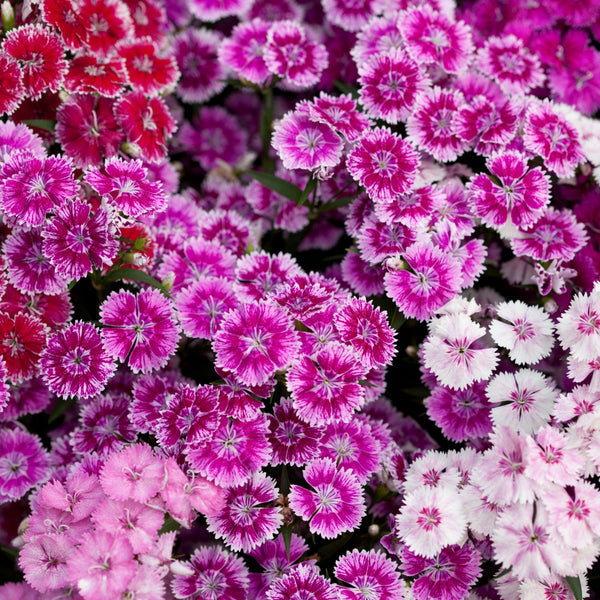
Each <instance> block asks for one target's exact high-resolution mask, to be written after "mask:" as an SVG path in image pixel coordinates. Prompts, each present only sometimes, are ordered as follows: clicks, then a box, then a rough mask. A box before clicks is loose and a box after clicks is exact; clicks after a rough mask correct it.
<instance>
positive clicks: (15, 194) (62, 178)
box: [0, 151, 78, 227]
mask: <svg viewBox="0 0 600 600" xmlns="http://www.w3.org/2000/svg"><path fill="white" fill-rule="evenodd" d="M0 173H1V175H2V182H1V184H0V208H1V209H2V210H3V211H4V212H5V213H6V214H8V215H10V216H13V217H18V218H19V219H20V220H21V221H22V222H23V223H24V224H26V225H29V226H32V227H37V226H39V225H42V223H44V221H45V220H46V214H47V213H49V212H52V211H53V209H54V208H55V207H56V206H60V205H61V204H62V203H63V202H65V200H67V199H70V198H72V197H73V196H75V194H76V193H77V188H78V186H77V183H76V182H75V181H74V179H73V169H72V167H71V165H70V163H69V161H68V160H66V159H65V158H62V157H60V156H49V157H47V158H43V157H39V156H36V155H34V154H32V153H31V152H27V151H24V152H19V153H14V154H12V156H10V157H9V159H8V160H7V161H6V162H5V163H4V165H2V167H1V170H0Z"/></svg>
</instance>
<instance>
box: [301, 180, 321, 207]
mask: <svg viewBox="0 0 600 600" xmlns="http://www.w3.org/2000/svg"><path fill="white" fill-rule="evenodd" d="M317 183H318V182H317V180H316V179H313V178H312V177H311V178H310V179H309V180H308V181H307V182H306V187H305V188H304V189H303V190H302V194H300V199H299V200H298V206H302V205H303V204H304V203H305V202H306V201H307V200H308V197H309V196H310V195H311V194H312V193H313V192H314V191H315V190H316V189H317Z"/></svg>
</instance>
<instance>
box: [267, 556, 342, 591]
mask: <svg viewBox="0 0 600 600" xmlns="http://www.w3.org/2000/svg"><path fill="white" fill-rule="evenodd" d="M309 594H310V595H309ZM302 596H307V597H308V598H311V600H338V598H339V595H338V591H337V588H336V587H334V585H333V584H332V583H331V582H330V581H329V580H327V579H325V578H324V577H323V576H322V575H320V574H319V571H318V569H317V567H315V566H314V565H312V564H307V563H300V564H299V565H297V566H296V567H295V568H294V569H293V570H292V571H290V572H289V573H288V574H287V575H284V576H283V577H281V578H278V579H275V580H274V581H273V582H272V583H271V587H269V589H268V590H267V595H266V597H267V599H268V600H288V599H289V598H299V597H302Z"/></svg>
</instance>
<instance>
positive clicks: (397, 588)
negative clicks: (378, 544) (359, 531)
mask: <svg viewBox="0 0 600 600" xmlns="http://www.w3.org/2000/svg"><path fill="white" fill-rule="evenodd" d="M334 573H335V576H336V578H337V579H339V580H340V581H343V582H344V583H347V584H349V585H350V587H349V588H347V587H343V586H340V587H339V591H340V596H341V598H342V600H360V599H361V598H370V599H371V600H402V599H403V598H404V582H403V581H402V580H401V579H400V574H399V573H398V571H397V568H396V563H395V562H394V561H393V560H392V559H391V558H388V557H387V556H386V555H385V554H384V553H383V552H381V551H379V550H369V551H366V550H361V551H360V552H359V551H358V550H352V551H351V552H346V554H344V555H343V556H341V557H340V558H339V559H338V560H337V562H336V563H335V571H334Z"/></svg>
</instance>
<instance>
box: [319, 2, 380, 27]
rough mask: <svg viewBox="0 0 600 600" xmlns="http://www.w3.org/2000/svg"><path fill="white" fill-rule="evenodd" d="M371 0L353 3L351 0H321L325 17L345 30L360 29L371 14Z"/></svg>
mask: <svg viewBox="0 0 600 600" xmlns="http://www.w3.org/2000/svg"><path fill="white" fill-rule="evenodd" d="M372 4H373V0H366V1H365V2H360V3H355V2H353V1H352V0H323V10H324V11H325V17H326V18H327V20H328V21H329V22H330V23H333V24H334V25H337V26H338V27H341V28H342V29H344V30H346V31H360V29H361V28H362V27H363V25H366V24H367V22H368V21H369V19H370V17H371V15H372V14H373V7H372Z"/></svg>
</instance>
